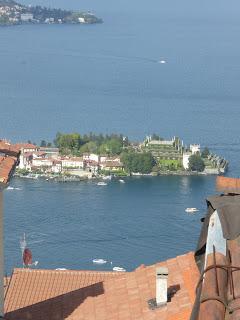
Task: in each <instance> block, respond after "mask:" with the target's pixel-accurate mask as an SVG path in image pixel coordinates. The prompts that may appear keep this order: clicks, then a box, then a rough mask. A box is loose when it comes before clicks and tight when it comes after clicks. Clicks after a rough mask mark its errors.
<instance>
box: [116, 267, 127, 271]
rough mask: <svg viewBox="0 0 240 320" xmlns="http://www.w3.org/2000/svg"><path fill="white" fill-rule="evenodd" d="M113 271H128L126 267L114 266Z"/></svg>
mask: <svg viewBox="0 0 240 320" xmlns="http://www.w3.org/2000/svg"><path fill="white" fill-rule="evenodd" d="M113 271H117V272H126V269H124V268H122V267H113Z"/></svg>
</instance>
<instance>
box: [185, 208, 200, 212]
mask: <svg viewBox="0 0 240 320" xmlns="http://www.w3.org/2000/svg"><path fill="white" fill-rule="evenodd" d="M185 211H186V212H188V213H193V212H197V211H199V210H198V209H197V208H187V209H185Z"/></svg>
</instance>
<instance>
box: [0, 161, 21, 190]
mask: <svg viewBox="0 0 240 320" xmlns="http://www.w3.org/2000/svg"><path fill="white" fill-rule="evenodd" d="M16 164H17V158H15V157H6V156H3V157H2V156H0V184H2V183H3V184H7V183H8V181H9V180H10V178H11V176H12V173H13V171H14V169H15V166H16Z"/></svg>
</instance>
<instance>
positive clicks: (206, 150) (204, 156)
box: [202, 147, 210, 158]
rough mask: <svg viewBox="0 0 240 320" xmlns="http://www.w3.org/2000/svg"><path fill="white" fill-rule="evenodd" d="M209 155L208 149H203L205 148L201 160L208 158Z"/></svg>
mask: <svg viewBox="0 0 240 320" xmlns="http://www.w3.org/2000/svg"><path fill="white" fill-rule="evenodd" d="M209 154H210V151H209V149H208V148H207V147H205V148H204V149H203V151H202V157H203V158H207V157H208V156H209Z"/></svg>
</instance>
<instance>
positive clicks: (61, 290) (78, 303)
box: [5, 253, 199, 320]
mask: <svg viewBox="0 0 240 320" xmlns="http://www.w3.org/2000/svg"><path fill="white" fill-rule="evenodd" d="M158 266H166V267H168V269H169V280H168V300H169V301H168V303H167V305H166V306H163V307H159V308H156V309H152V308H151V301H152V300H153V299H154V298H155V295H156V267H158ZM198 278H199V272H198V269H197V267H196V264H195V260H194V255H193V253H188V254H185V255H182V256H178V257H176V258H174V259H169V260H167V261H165V262H162V263H157V264H156V265H152V266H141V267H139V268H138V269H136V270H135V271H133V272H123V273H120V272H95V271H70V270H66V271H57V270H31V269H15V270H14V272H13V275H12V278H11V281H10V283H9V286H8V288H7V290H6V297H5V319H7V320H13V319H14V320H16V319H18V320H19V319H21V320H25V319H26V320H27V319H34V320H40V319H48V320H52V319H54V320H60V319H68V320H83V319H84V320H121V319H122V320H128V319H129V320H130V319H131V320H134V319H136V320H140V319H142V320H149V319H152V320H157V319H161V320H164V319H166V320H176V319H178V320H187V319H189V317H190V314H191V310H192V307H193V303H194V299H195V286H196V283H197V281H198Z"/></svg>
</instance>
